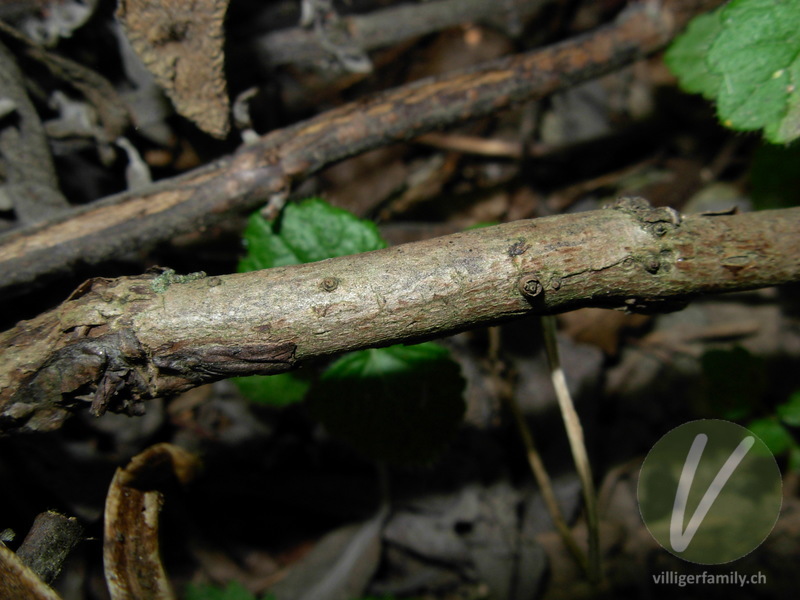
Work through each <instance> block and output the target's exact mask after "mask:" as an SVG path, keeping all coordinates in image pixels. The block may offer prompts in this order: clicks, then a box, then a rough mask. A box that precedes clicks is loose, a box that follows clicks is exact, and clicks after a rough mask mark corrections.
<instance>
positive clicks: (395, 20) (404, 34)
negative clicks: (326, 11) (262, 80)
mask: <svg viewBox="0 0 800 600" xmlns="http://www.w3.org/2000/svg"><path fill="white" fill-rule="evenodd" d="M550 2H552V0H519V1H515V2H510V3H507V4H501V5H498V3H497V2H494V1H493V0H435V1H433V2H420V3H407V4H400V5H399V6H390V7H388V8H385V9H382V10H376V11H373V12H371V13H369V14H365V15H354V16H347V17H342V18H341V27H342V28H343V29H344V30H345V31H346V32H347V34H348V37H349V41H350V42H351V43H352V44H353V45H354V46H355V47H357V48H360V49H361V50H374V49H376V48H381V47H384V46H391V45H392V44H397V43H400V42H402V41H405V40H407V39H410V38H412V37H416V36H422V35H426V34H429V33H433V32H435V31H440V30H442V29H446V28H448V27H455V26H456V25H458V24H460V23H470V22H475V21H492V22H495V23H497V24H498V25H501V26H502V25H505V24H511V23H513V24H517V25H516V26H517V27H520V25H519V24H520V23H521V22H522V21H523V20H525V19H526V18H527V17H529V16H530V15H532V14H533V13H535V12H536V11H538V10H540V9H541V8H542V7H543V6H544V5H546V4H549V3H550ZM254 46H255V50H256V51H257V52H258V53H259V54H260V55H261V58H262V59H263V60H264V61H265V62H266V63H267V64H270V65H272V66H280V65H285V64H290V63H291V64H295V65H304V64H305V65H308V64H314V63H318V62H320V61H323V60H325V59H329V58H330V56H331V51H330V49H329V48H326V47H325V44H324V43H323V42H322V40H320V37H319V35H318V34H317V33H316V32H315V31H314V30H312V29H310V28H308V27H293V28H291V29H282V30H280V31H275V32H272V33H269V34H267V35H265V36H263V37H262V38H260V39H258V40H257V41H256V42H255V44H254Z"/></svg>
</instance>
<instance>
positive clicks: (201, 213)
mask: <svg viewBox="0 0 800 600" xmlns="http://www.w3.org/2000/svg"><path fill="white" fill-rule="evenodd" d="M717 4H720V0H664V1H663V2H661V3H650V2H646V3H637V4H634V5H633V6H632V8H631V9H630V10H628V11H626V12H625V13H624V14H623V15H621V16H620V18H619V19H618V20H617V21H616V22H615V23H614V24H612V25H608V26H606V27H603V28H600V29H598V30H597V31H595V32H593V33H591V34H588V35H585V36H581V37H579V38H576V39H573V40H569V41H567V42H564V43H561V44H557V45H555V46H552V47H549V48H545V49H543V50H538V51H534V52H530V53H527V54H522V55H518V56H513V57H509V58H504V59H500V60H497V61H492V62H490V63H488V64H485V65H483V66H481V67H479V68H474V69H470V70H467V71H462V72H458V73H455V74H452V75H448V76H445V77H441V78H435V79H425V80H422V81H419V82H416V83H414V84H411V85H408V86H405V87H402V88H399V89H397V90H393V91H389V92H386V93H383V94H379V95H377V96H374V97H371V98H369V99H366V100H362V101H357V102H354V103H352V104H348V105H345V106H343V107H340V108H338V109H335V110H332V111H329V112H327V113H324V114H322V115H320V116H318V117H315V118H313V119H310V120H308V121H305V122H302V123H299V124H297V125H294V126H291V127H288V128H286V129H282V130H279V131H275V132H272V133H270V134H268V135H266V136H264V137H263V138H261V139H260V140H259V141H258V142H257V143H255V144H254V145H251V146H248V147H244V148H242V149H241V150H240V151H239V152H237V153H236V154H235V155H233V156H232V157H229V158H225V159H222V160H220V161H218V162H215V163H213V164H211V165H208V166H205V167H203V168H201V169H198V170H196V171H192V172H190V173H188V174H186V175H183V176H180V177H176V178H174V179H170V180H165V181H162V182H159V183H157V184H155V185H153V186H150V187H147V188H143V189H141V190H137V191H136V192H135V193H128V194H121V195H116V196H112V197H109V198H106V199H105V200H103V201H100V202H98V203H96V204H93V205H90V206H88V207H86V208H84V209H82V210H78V211H76V212H74V213H71V214H69V215H66V216H63V217H61V218H57V219H55V220H53V221H51V222H49V223H47V224H43V225H41V226H38V227H32V228H28V229H25V230H21V231H18V232H15V233H12V234H9V235H6V236H4V237H3V238H0V290H2V291H3V293H4V294H5V295H6V297H8V296H9V295H12V294H14V293H15V292H20V291H22V290H24V289H25V286H27V285H29V284H30V283H32V282H34V281H36V280H37V279H38V278H40V277H42V276H45V275H52V274H56V273H64V272H67V271H68V270H70V269H71V268H73V267H74V266H75V265H78V264H96V263H99V262H102V261H105V260H109V259H114V258H118V257H120V256H123V255H125V254H127V253H129V252H131V251H134V250H136V251H139V250H141V249H143V248H148V247H151V246H152V245H154V244H155V243H157V242H160V241H165V240H168V239H171V238H172V237H173V236H175V235H176V234H179V233H186V232H190V231H196V230H198V229H202V228H203V227H205V226H207V225H209V224H211V223H213V222H215V221H218V220H220V219H222V218H224V216H225V215H226V214H227V213H229V211H231V210H238V211H249V210H253V209H255V208H257V207H258V206H261V205H263V203H264V201H265V200H266V199H268V198H273V199H280V198H285V197H286V196H287V195H288V194H289V192H290V190H291V187H292V184H293V183H294V182H296V181H297V180H299V179H302V178H304V177H307V176H308V175H310V174H312V173H315V172H317V171H319V170H320V169H322V168H323V167H325V166H327V165H330V164H331V163H333V162H336V161H339V160H342V159H344V158H346V157H348V156H352V155H354V154H358V153H361V152H365V151H367V150H370V149H373V148H377V147H380V146H383V145H386V144H389V143H392V142H395V141H397V140H402V139H409V138H413V137H416V136H418V135H420V134H422V133H425V132H428V131H431V130H433V129H437V128H441V127H444V126H447V125H451V124H454V123H457V122H460V121H464V120H466V119H471V118H475V117H479V116H484V115H487V114H490V113H492V112H495V111H497V110H499V109H501V108H503V107H506V106H509V105H511V104H512V103H515V102H520V101H523V100H529V99H532V98H541V97H543V96H546V95H548V94H552V93H553V92H555V91H558V90H560V89H564V88H566V87H568V86H571V85H575V84H577V83H580V82H582V81H586V80H588V79H591V78H593V77H597V76H599V75H602V74H604V73H608V72H611V71H613V70H615V69H618V68H619V67H621V66H623V65H625V64H630V63H631V62H633V61H635V60H636V59H638V58H640V57H642V56H644V55H646V54H648V53H651V52H654V51H656V50H658V49H660V48H662V47H663V46H664V45H665V44H666V43H667V42H669V40H670V39H671V38H672V37H673V36H674V35H675V34H676V33H677V32H678V31H679V30H680V29H681V28H682V27H683V25H684V24H685V23H686V22H687V21H688V20H689V19H690V18H691V17H692V16H693V15H695V14H697V13H698V12H702V11H703V10H707V9H709V8H712V7H713V6H715V5H717ZM656 6H658V7H659V8H658V9H655V8H654V7H656Z"/></svg>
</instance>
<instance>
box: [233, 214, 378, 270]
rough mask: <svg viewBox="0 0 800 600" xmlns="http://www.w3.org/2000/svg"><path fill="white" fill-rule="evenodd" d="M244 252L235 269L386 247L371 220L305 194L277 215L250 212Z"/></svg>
mask: <svg viewBox="0 0 800 600" xmlns="http://www.w3.org/2000/svg"><path fill="white" fill-rule="evenodd" d="M244 241H245V245H246V246H247V255H246V256H245V257H244V258H242V260H241V261H240V262H239V272H243V271H255V270H258V269H269V268H272V267H282V266H286V265H296V264H302V263H309V262H316V261H318V260H324V259H326V258H333V257H335V256H346V255H348V254H358V253H360V252H369V251H370V250H378V249H380V248H385V247H386V242H385V241H384V240H383V238H382V237H381V234H380V232H379V231H378V228H377V227H376V226H375V224H374V223H372V222H371V221H365V220H362V219H359V218H358V217H356V216H355V215H353V214H351V213H349V212H347V211H346V210H342V209H341V208H336V207H334V206H331V205H330V204H328V203H327V202H325V201H324V200H322V199H320V198H309V199H307V200H303V201H302V202H298V203H292V204H289V205H288V206H286V208H285V209H284V211H283V214H282V215H281V218H280V219H279V220H278V221H276V222H272V221H266V220H265V219H264V217H262V216H261V215H260V214H259V213H254V214H253V215H252V216H251V217H250V220H249V221H248V224H247V228H246V229H245V232H244Z"/></svg>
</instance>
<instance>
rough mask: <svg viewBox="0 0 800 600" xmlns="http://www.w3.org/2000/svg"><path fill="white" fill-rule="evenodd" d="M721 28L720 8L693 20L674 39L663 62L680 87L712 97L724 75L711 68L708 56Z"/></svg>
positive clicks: (711, 98)
mask: <svg viewBox="0 0 800 600" xmlns="http://www.w3.org/2000/svg"><path fill="white" fill-rule="evenodd" d="M721 30H722V19H721V11H719V10H715V11H713V12H710V13H707V14H704V15H700V16H699V17H697V18H695V19H692V21H691V22H690V23H689V26H688V27H687V28H686V31H685V32H684V33H683V34H682V35H680V36H678V37H677V38H675V41H674V42H673V44H672V45H671V46H670V48H669V50H667V52H666V54H665V55H664V62H666V64H667V66H668V67H669V68H670V70H671V71H672V72H673V73H674V74H675V75H677V76H678V77H679V83H680V86H681V89H683V90H684V91H686V92H689V93H690V94H702V95H703V97H704V98H707V99H708V100H713V99H714V97H715V96H716V94H717V89H719V85H720V82H721V81H722V77H721V76H720V75H719V74H718V73H715V72H713V71H711V69H710V68H709V65H708V63H707V62H706V61H705V57H706V55H707V54H708V51H709V49H710V48H711V44H712V43H714V40H716V39H717V36H719V32H720V31H721Z"/></svg>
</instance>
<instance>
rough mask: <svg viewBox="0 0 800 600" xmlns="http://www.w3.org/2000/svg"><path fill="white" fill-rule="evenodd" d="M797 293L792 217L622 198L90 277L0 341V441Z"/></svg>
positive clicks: (799, 250)
mask: <svg viewBox="0 0 800 600" xmlns="http://www.w3.org/2000/svg"><path fill="white" fill-rule="evenodd" d="M797 281H800V208H792V209H785V210H776V211H763V212H756V213H747V214H739V215H717V216H703V215H693V216H689V217H684V218H682V217H681V216H680V215H678V214H677V213H676V212H675V211H673V210H672V209H666V208H651V207H650V206H649V205H648V204H647V203H646V202H645V201H644V200H642V199H637V198H627V199H623V200H621V201H620V202H619V203H618V204H617V205H616V206H615V209H613V210H601V211H591V212H585V213H578V214H572V215H559V216H553V217H546V218H543V219H535V220H523V221H516V222H512V223H507V224H504V225H497V226H494V227H487V228H483V229H478V230H472V231H466V232H463V233H457V234H453V235H449V236H444V237H439V238H434V239H431V240H427V241H423V242H416V243H412V244H405V245H401V246H395V247H391V248H386V249H383V250H377V251H374V252H367V253H364V254H357V255H352V256H344V257H340V258H333V259H329V260H324V261H320V262H316V263H309V264H304V265H295V266H290V267H280V268H274V269H267V270H264V271H255V272H251V273H239V274H231V275H225V276H220V277H205V276H203V274H192V275H190V276H183V277H176V276H175V275H174V273H170V272H165V273H162V274H161V275H156V274H154V273H150V274H146V275H141V276H136V277H122V278H118V279H100V278H96V279H93V280H90V281H88V282H86V283H85V284H84V285H82V286H81V287H80V288H79V289H78V290H77V291H76V292H75V293H73V295H72V296H71V297H70V298H69V299H68V300H67V301H66V302H64V303H63V304H61V305H60V306H59V307H57V308H55V309H54V310H52V311H50V312H47V313H45V314H43V315H40V316H39V317H37V318H35V319H32V320H30V321H22V322H20V323H19V324H18V325H17V326H16V327H14V328H13V329H10V330H8V331H6V332H4V333H2V334H0V434H1V433H11V432H15V431H21V430H29V431H30V430H48V429H55V428H57V427H59V426H60V425H61V423H62V421H63V420H64V418H65V417H66V416H67V414H68V412H69V411H70V410H72V409H74V408H76V407H78V406H80V405H83V406H86V407H89V406H91V408H92V410H93V412H94V413H95V414H98V415H99V414H102V413H103V412H104V411H105V410H107V409H108V410H113V411H118V412H126V413H128V414H141V412H143V410H144V405H143V401H145V400H148V399H151V398H156V397H163V396H170V395H173V394H177V393H180V392H183V391H186V390H188V389H190V388H192V387H196V386H199V385H201V384H204V383H208V382H211V381H215V380H218V379H223V378H226V377H233V376H241V375H254V374H273V373H279V372H283V371H287V370H289V369H292V368H294V367H295V366H297V365H298V364H300V363H301V362H303V361H306V360H309V359H313V358H318V357H322V356H329V355H332V354H337V353H341V352H346V351H350V350H355V349H358V348H366V347H375V346H385V345H389V344H393V343H398V342H416V341H420V340H422V339H429V338H434V337H440V336H444V335H448V334H451V333H454V332H458V331H462V330H465V329H469V328H474V327H478V326H482V325H487V324H491V323H497V322H499V321H503V320H508V319H513V318H517V317H521V316H523V315H528V314H552V313H557V312H564V311H568V310H573V309H576V308H581V307H587V306H594V307H606V308H623V309H625V310H629V311H637V312H647V311H665V310H674V309H675V308H679V307H681V306H683V305H684V304H685V302H686V301H687V300H688V299H690V298H691V297H693V296H697V295H699V294H704V293H720V292H730V291H738V290H747V289H755V288H759V287H766V286H772V285H779V284H784V283H790V282H797Z"/></svg>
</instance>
